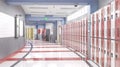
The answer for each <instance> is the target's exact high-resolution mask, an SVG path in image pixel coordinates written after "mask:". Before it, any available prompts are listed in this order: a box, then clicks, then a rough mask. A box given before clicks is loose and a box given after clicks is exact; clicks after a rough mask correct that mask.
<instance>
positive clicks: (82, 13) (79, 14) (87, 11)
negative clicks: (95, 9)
mask: <svg viewBox="0 0 120 67" xmlns="http://www.w3.org/2000/svg"><path fill="white" fill-rule="evenodd" d="M89 14H90V6H85V7H83V8H81V9H79V10H78V11H77V12H75V13H73V14H71V15H69V16H68V17H67V23H68V22H70V21H74V20H75V19H77V18H83V17H84V16H86V15H89Z"/></svg>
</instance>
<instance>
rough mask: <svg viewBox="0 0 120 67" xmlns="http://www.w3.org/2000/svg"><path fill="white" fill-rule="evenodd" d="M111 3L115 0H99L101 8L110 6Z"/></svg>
mask: <svg viewBox="0 0 120 67" xmlns="http://www.w3.org/2000/svg"><path fill="white" fill-rule="evenodd" d="M111 1H114V0H99V8H102V7H103V6H105V5H107V4H109V3H110V2H111Z"/></svg>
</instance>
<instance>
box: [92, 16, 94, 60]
mask: <svg viewBox="0 0 120 67" xmlns="http://www.w3.org/2000/svg"><path fill="white" fill-rule="evenodd" d="M94 50H95V49H94V15H93V16H92V60H94V53H95V51H94Z"/></svg>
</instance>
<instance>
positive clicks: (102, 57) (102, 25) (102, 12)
mask: <svg viewBox="0 0 120 67" xmlns="http://www.w3.org/2000/svg"><path fill="white" fill-rule="evenodd" d="M101 38H102V39H101V47H102V48H101V50H102V51H101V55H102V56H101V63H102V67H104V39H103V38H104V8H103V9H102V10H101Z"/></svg>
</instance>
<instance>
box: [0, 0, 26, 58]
mask: <svg viewBox="0 0 120 67" xmlns="http://www.w3.org/2000/svg"><path fill="white" fill-rule="evenodd" d="M4 1H5V0H0V59H2V58H4V57H6V56H8V55H9V54H12V53H13V52H15V51H16V50H18V49H20V48H21V47H23V45H25V40H24V37H19V38H15V37H14V31H15V29H14V25H15V24H14V17H15V15H16V14H21V15H24V11H23V10H22V8H21V7H19V6H13V5H8V4H6V3H5V2H4ZM3 14H4V16H7V17H3Z"/></svg>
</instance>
